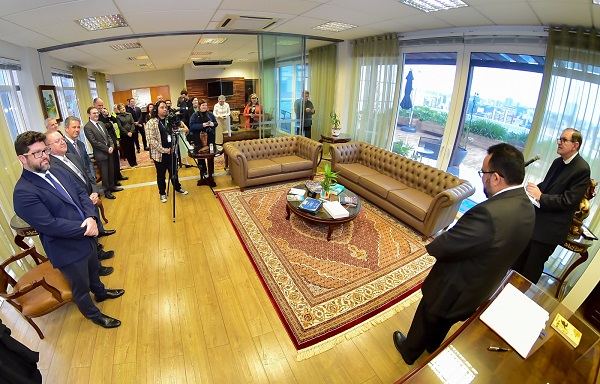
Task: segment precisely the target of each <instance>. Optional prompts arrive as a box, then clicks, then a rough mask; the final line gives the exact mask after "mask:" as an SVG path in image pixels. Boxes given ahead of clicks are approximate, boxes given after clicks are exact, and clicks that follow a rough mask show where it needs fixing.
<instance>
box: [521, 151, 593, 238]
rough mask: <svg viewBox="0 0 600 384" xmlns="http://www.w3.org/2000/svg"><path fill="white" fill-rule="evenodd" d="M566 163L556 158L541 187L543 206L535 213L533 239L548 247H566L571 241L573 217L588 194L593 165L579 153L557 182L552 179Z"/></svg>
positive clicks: (541, 204) (557, 178)
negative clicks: (561, 245) (558, 245)
mask: <svg viewBox="0 0 600 384" xmlns="http://www.w3.org/2000/svg"><path fill="white" fill-rule="evenodd" d="M561 163H563V160H562V158H561V157H559V158H557V159H555V160H554V161H553V162H552V165H550V169H548V173H546V177H545V178H544V181H542V182H541V183H540V184H538V188H539V189H540V191H542V197H541V199H540V207H539V208H536V210H535V215H536V217H535V229H534V231H533V239H534V240H536V241H539V242H541V243H546V244H562V243H564V242H565V241H567V235H568V234H569V227H570V226H571V222H572V221H573V214H574V213H575V211H576V210H577V208H578V207H579V203H580V202H581V199H582V198H583V196H584V195H585V191H586V190H587V188H588V183H589V180H590V166H589V165H588V163H587V162H586V161H585V160H584V159H583V157H581V155H579V154H577V156H575V157H574V158H573V160H571V162H570V163H569V164H567V165H566V168H565V169H564V170H563V171H562V172H561V173H560V175H558V176H557V177H556V178H555V179H554V180H551V179H552V176H553V175H554V173H555V172H556V171H557V169H558V168H559V166H560V165H561Z"/></svg>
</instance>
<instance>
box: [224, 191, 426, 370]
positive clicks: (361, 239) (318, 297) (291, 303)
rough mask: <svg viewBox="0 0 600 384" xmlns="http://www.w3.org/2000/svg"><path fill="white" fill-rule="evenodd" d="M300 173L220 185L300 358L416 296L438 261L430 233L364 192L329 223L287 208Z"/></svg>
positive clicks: (357, 330) (384, 316)
mask: <svg viewBox="0 0 600 384" xmlns="http://www.w3.org/2000/svg"><path fill="white" fill-rule="evenodd" d="M297 184H298V181H296V182H292V183H286V184H278V185H271V186H266V187H259V188H252V189H247V190H246V191H244V192H240V191H239V189H235V190H225V191H220V192H218V196H219V198H220V200H221V203H222V205H223V207H224V209H225V211H226V212H227V215H228V216H229V219H230V220H231V222H232V224H233V226H234V227H235V229H236V231H237V233H238V236H239V238H240V240H241V241H242V243H243V244H244V246H245V248H246V251H247V253H248V255H249V257H250V259H251V261H252V263H253V265H254V267H255V269H256V271H257V272H258V274H259V276H260V278H261V280H262V282H263V285H264V287H265V289H266V290H267V292H268V293H269V295H270V297H271V300H272V302H273V304H274V306H275V308H276V310H277V312H278V313H279V317H280V319H281V320H282V322H283V324H284V325H285V327H286V329H287V331H288V334H289V335H290V337H291V339H292V341H293V342H294V345H295V346H296V348H297V349H298V357H297V358H298V360H301V359H303V358H307V357H310V356H312V355H314V354H317V353H320V352H322V351H323V350H327V349H329V348H331V347H333V346H334V345H335V344H337V343H339V342H342V341H343V340H345V339H349V338H352V337H354V336H355V335H358V334H360V333H362V332H364V331H366V330H367V329H368V328H370V327H371V326H372V325H374V324H376V323H378V322H381V321H384V320H385V319H387V318H389V317H391V316H393V315H394V314H395V313H397V312H399V311H400V310H402V309H403V308H405V307H406V306H408V305H410V304H411V303H413V302H415V301H418V300H419V298H420V291H419V288H420V286H421V284H422V282H423V280H424V279H425V277H426V276H427V274H428V272H429V269H430V267H431V266H432V265H433V263H434V262H435V259H434V258H433V257H432V256H429V255H428V254H427V251H426V249H425V245H426V244H427V243H428V241H429V240H426V241H423V240H421V236H420V235H419V234H417V233H416V232H415V231H414V230H412V229H410V228H408V227H407V226H405V225H404V224H402V223H401V222H400V221H398V220H397V219H395V218H394V217H392V216H390V215H389V214H387V213H386V212H384V211H382V210H381V209H379V208H378V207H376V206H375V205H373V204H371V203H369V202H368V201H366V200H365V199H362V200H361V203H362V209H361V211H360V213H359V215H358V217H357V218H356V219H355V220H353V221H351V222H349V223H345V224H340V225H338V226H336V227H335V228H334V231H333V234H332V236H331V241H327V229H328V227H327V226H326V225H322V224H313V223H308V222H306V221H304V220H303V219H301V218H300V217H298V216H296V215H294V214H293V213H292V214H291V217H290V219H289V220H286V209H285V207H286V204H287V198H286V196H287V192H288V191H289V190H290V188H291V187H293V186H294V185H297Z"/></svg>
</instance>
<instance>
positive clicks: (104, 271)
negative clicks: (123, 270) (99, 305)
mask: <svg viewBox="0 0 600 384" xmlns="http://www.w3.org/2000/svg"><path fill="white" fill-rule="evenodd" d="M114 271H115V269H114V268H113V267H105V266H101V267H100V268H99V269H98V274H99V275H100V276H108V275H110V274H111V273H113V272H114ZM96 301H97V300H96Z"/></svg>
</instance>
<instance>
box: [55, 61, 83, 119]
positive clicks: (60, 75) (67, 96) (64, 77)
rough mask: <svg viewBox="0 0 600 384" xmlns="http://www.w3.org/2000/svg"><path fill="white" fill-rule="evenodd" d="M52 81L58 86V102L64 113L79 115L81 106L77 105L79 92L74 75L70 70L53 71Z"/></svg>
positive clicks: (65, 114)
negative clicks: (76, 91)
mask: <svg viewBox="0 0 600 384" xmlns="http://www.w3.org/2000/svg"><path fill="white" fill-rule="evenodd" d="M52 83H53V84H54V86H55V87H56V93H57V94H58V104H59V105H60V110H61V112H62V115H63V116H65V119H66V116H77V117H79V118H81V116H80V115H79V107H78V105H77V94H76V93H75V83H74V81H73V75H72V74H71V73H68V72H52Z"/></svg>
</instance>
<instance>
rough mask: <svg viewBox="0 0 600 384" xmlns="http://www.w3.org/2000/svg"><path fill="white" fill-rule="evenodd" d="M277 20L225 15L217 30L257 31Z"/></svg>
mask: <svg viewBox="0 0 600 384" xmlns="http://www.w3.org/2000/svg"><path fill="white" fill-rule="evenodd" d="M278 20H279V19H274V18H272V17H258V16H242V15H225V17H224V18H223V20H221V22H220V23H219V24H218V27H217V28H218V29H228V30H244V31H258V30H261V29H262V30H265V29H267V28H269V27H271V26H273V24H275V23H276V22H277V21H278Z"/></svg>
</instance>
